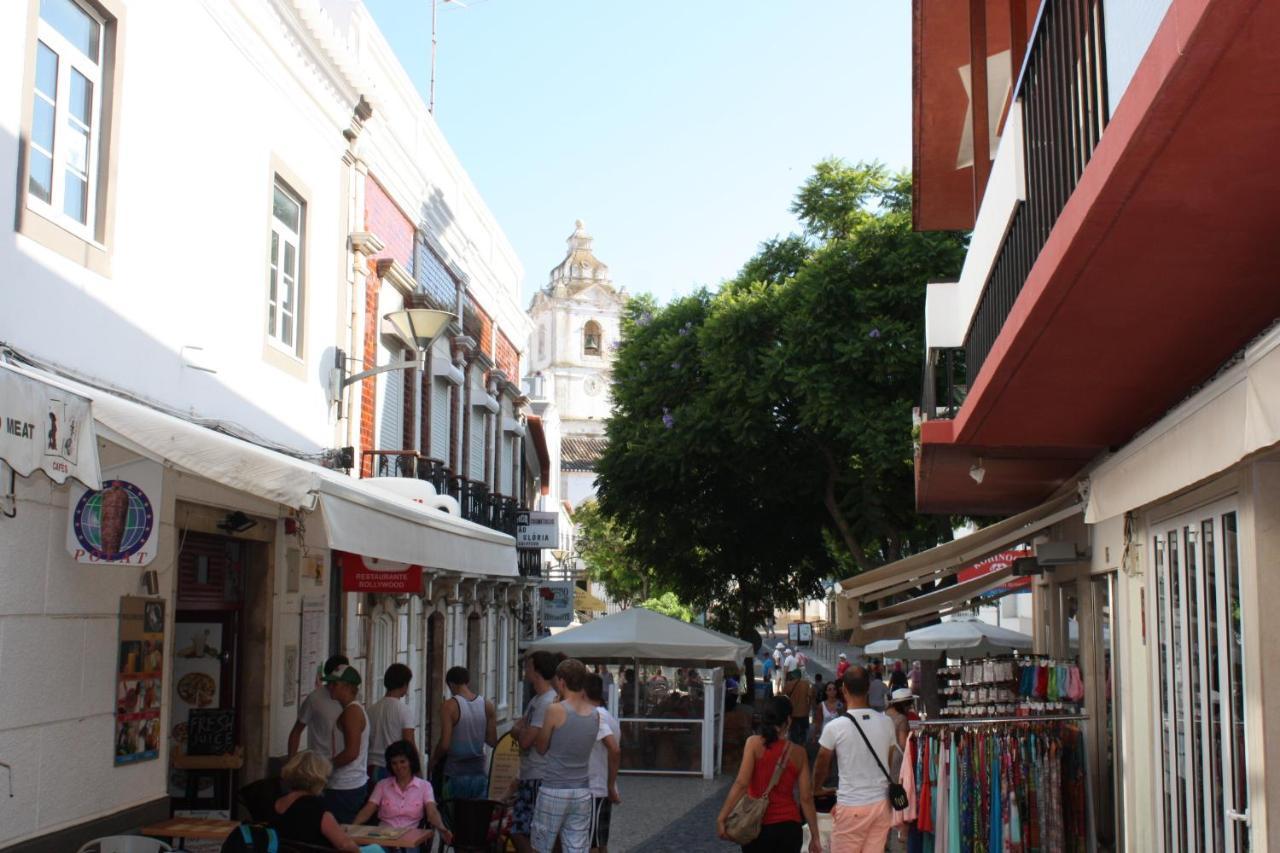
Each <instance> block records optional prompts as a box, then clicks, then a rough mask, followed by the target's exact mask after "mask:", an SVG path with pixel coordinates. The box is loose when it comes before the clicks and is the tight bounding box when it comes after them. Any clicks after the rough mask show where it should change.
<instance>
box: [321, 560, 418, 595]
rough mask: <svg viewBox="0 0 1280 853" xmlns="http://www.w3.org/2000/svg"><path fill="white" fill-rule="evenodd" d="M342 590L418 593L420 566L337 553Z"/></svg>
mask: <svg viewBox="0 0 1280 853" xmlns="http://www.w3.org/2000/svg"><path fill="white" fill-rule="evenodd" d="M339 553H340V554H341V556H340V558H339V559H340V560H341V562H342V591H343V592H376V593H383V594H386V595H416V594H418V593H420V592H422V566H411V565H409V564H408V563H396V562H392V561H390V560H379V559H377V558H376V557H362V556H360V555H359V554H348V553H346V552H339Z"/></svg>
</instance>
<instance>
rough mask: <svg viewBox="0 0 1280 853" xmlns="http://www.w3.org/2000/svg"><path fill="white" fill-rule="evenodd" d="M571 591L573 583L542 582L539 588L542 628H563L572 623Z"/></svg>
mask: <svg viewBox="0 0 1280 853" xmlns="http://www.w3.org/2000/svg"><path fill="white" fill-rule="evenodd" d="M573 589H574V584H573V581H544V582H543V584H542V586H541V587H539V589H538V593H539V595H540V596H541V598H542V626H543V627H544V628H563V627H565V626H566V625H568V624H569V623H570V622H572V621H573Z"/></svg>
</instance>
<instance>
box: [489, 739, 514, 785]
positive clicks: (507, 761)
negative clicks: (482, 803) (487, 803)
mask: <svg viewBox="0 0 1280 853" xmlns="http://www.w3.org/2000/svg"><path fill="white" fill-rule="evenodd" d="M519 776H520V744H519V743H518V742H517V741H516V737H515V735H513V734H512V733H511V732H507V733H506V734H505V735H503V736H502V737H500V738H499V739H498V745H497V746H495V747H494V748H493V756H492V757H491V758H490V759H489V799H491V800H505V799H506V798H507V794H508V789H513V784H514V782H515V781H516V779H517V778H519Z"/></svg>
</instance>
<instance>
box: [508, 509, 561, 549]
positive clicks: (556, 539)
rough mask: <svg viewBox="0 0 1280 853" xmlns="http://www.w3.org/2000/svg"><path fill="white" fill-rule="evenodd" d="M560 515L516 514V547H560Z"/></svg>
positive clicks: (553, 513) (544, 513) (547, 513)
mask: <svg viewBox="0 0 1280 853" xmlns="http://www.w3.org/2000/svg"><path fill="white" fill-rule="evenodd" d="M559 520H560V515H559V513H555V512H518V513H516V545H518V546H519V547H521V548H556V547H559V545H560V530H559Z"/></svg>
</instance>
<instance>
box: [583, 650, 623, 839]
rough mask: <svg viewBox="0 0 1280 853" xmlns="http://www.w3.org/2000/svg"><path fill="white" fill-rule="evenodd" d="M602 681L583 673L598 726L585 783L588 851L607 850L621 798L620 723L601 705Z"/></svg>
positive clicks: (595, 676) (602, 700) (602, 701)
mask: <svg viewBox="0 0 1280 853" xmlns="http://www.w3.org/2000/svg"><path fill="white" fill-rule="evenodd" d="M605 686H606V685H605V682H604V680H603V679H602V678H601V677H600V676H599V675H588V676H587V687H586V694H587V699H588V701H590V702H591V704H593V705H595V706H596V713H598V714H599V715H600V728H599V731H597V732H596V742H595V745H594V746H592V747H591V762H590V766H589V767H588V774H587V775H588V783H589V787H590V788H591V797H592V799H593V804H592V808H591V851H592V853H609V825H610V823H611V822H612V817H613V807H614V805H616V804H618V803H621V802H622V797H621V796H620V795H619V794H618V766H619V765H620V764H621V763H622V724H621V723H619V722H618V720H617V718H616V717H614V716H613V714H610V713H609V709H608V708H606V707H605V706H604V699H605V695H604V693H605Z"/></svg>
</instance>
